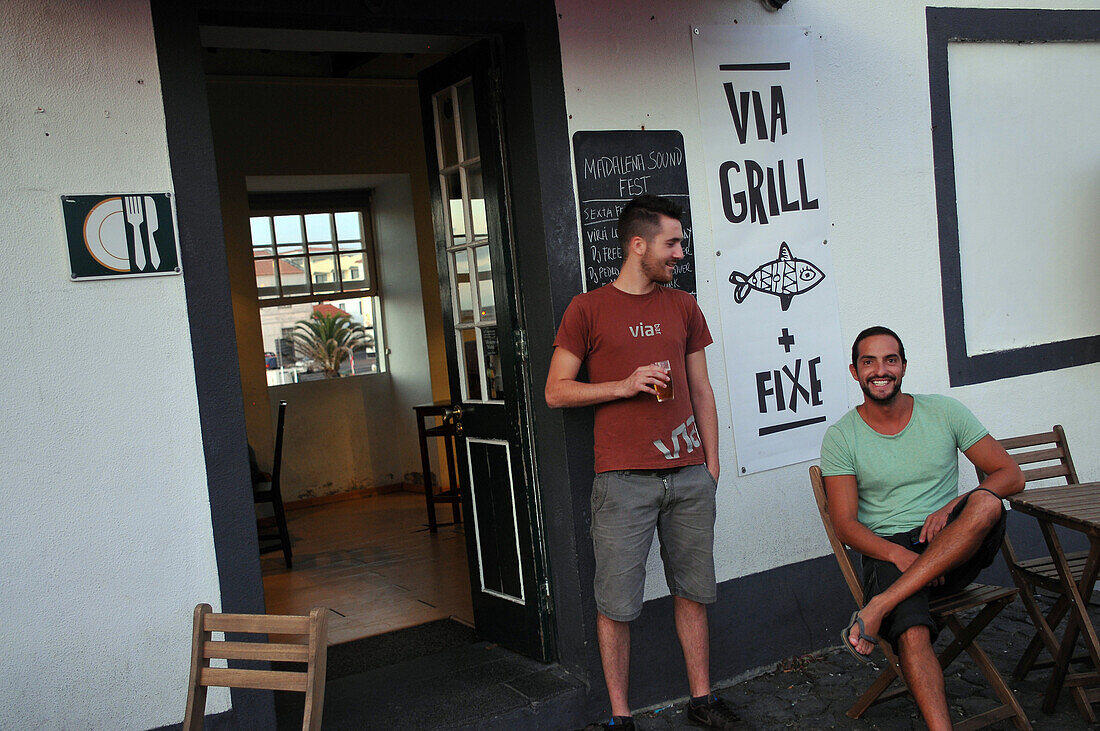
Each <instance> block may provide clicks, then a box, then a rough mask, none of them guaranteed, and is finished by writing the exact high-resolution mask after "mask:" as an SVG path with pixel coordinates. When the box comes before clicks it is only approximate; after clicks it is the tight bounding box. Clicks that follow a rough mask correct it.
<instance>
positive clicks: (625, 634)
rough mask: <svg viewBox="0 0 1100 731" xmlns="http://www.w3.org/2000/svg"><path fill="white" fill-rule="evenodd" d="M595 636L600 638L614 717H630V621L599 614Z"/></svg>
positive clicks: (606, 681)
mask: <svg viewBox="0 0 1100 731" xmlns="http://www.w3.org/2000/svg"><path fill="white" fill-rule="evenodd" d="M596 636H597V637H598V638H599V641H600V660H601V661H602V662H603V679H604V682H605V683H606V684H607V695H608V697H609V698H610V699H611V715H612V716H629V715H630V704H629V702H627V698H626V691H627V686H628V685H629V681H630V623H628V622H616V621H615V620H614V619H610V618H608V617H605V616H604V615H602V614H600V613H599V612H597V613H596Z"/></svg>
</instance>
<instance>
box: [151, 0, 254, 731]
mask: <svg viewBox="0 0 1100 731" xmlns="http://www.w3.org/2000/svg"><path fill="white" fill-rule="evenodd" d="M151 10H152V16H153V30H154V36H155V39H156V46H157V61H158V64H159V66H160V81H161V90H162V94H163V98H164V117H165V126H166V132H167V137H168V156H169V162H170V165H171V169H172V185H173V188H174V189H175V195H176V219H177V225H178V228H179V242H180V255H181V261H182V265H183V281H184V291H185V294H186V298H187V319H188V324H189V327H190V332H191V349H192V353H193V357H194V364H195V389H196V393H197V396H198V408H199V425H200V428H201V431H202V444H203V455H204V457H205V462H206V465H205V466H206V482H207V490H208V494H209V496H210V518H211V523H212V527H213V540H214V551H215V555H216V558H217V565H218V584H219V587H220V590H221V610H222V611H224V612H242V613H261V614H262V613H263V612H264V595H263V582H262V579H261V575H260V557H259V549H258V544H257V541H256V514H255V509H254V507H253V503H252V490H251V477H250V475H249V471H248V456H247V454H248V453H247V447H246V444H247V437H246V434H245V424H244V397H243V395H242V391H241V381H240V367H239V361H238V356H237V345H236V334H235V333H234V330H233V312H232V308H231V303H230V292H229V271H228V264H227V261H226V255H225V241H224V239H223V236H222V221H221V202H220V199H219V194H218V181H217V175H216V173H215V163H214V147H213V138H212V136H211V131H210V117H209V112H208V109H207V103H206V81H205V78H204V75H203V69H202V59H201V56H200V53H201V47H200V42H199V29H198V24H197V23H196V19H195V15H194V13H193V11H191V10H190V9H188V8H187V6H186V4H182V3H177V2H174V1H173V0H153V2H152V3H151ZM186 558H187V557H181V560H186ZM211 598H212V597H196V598H195V603H196V604H197V603H199V602H200V601H209V600H210V599H211ZM238 639H242V640H244V639H250V640H253V641H255V640H256V639H257V638H256V637H255V636H249V637H240V638H238ZM230 694H231V698H232V704H233V708H232V711H231V713H232V714H233V716H234V717H235V718H234V725H235V726H236V727H237V728H241V729H246V728H247V729H251V728H274V725H275V710H274V696H273V695H272V693H271V692H270V691H257V690H247V689H237V688H234V689H232V690H231V691H230ZM181 701H182V698H181ZM180 710H181V712H182V702H181V707H180Z"/></svg>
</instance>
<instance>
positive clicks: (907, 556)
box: [890, 546, 943, 586]
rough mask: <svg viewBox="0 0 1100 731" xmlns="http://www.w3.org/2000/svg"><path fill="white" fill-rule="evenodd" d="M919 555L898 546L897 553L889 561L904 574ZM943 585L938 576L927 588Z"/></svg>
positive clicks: (941, 579) (940, 577) (941, 578)
mask: <svg viewBox="0 0 1100 731" xmlns="http://www.w3.org/2000/svg"><path fill="white" fill-rule="evenodd" d="M919 555H920V554H918V553H914V552H913V551H910V550H909V549H908V548H902V547H901V546H898V551H897V553H896V554H895V555H894V556H893V557H892V558H891V559H890V561H891V562H892V563H893V564H894V565H895V566H897V567H898V571H901V572H902V573H905V572H906V571H908V570H909V567H910V566H912V565H913V562H914V561H916V560H917V557H918V556H919ZM941 584H943V577H942V576H938V577H936V578H935V579H933V580H932V581H930V582H928V585H929V586H940V585H941Z"/></svg>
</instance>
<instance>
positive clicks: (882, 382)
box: [821, 327, 1024, 731]
mask: <svg viewBox="0 0 1100 731" xmlns="http://www.w3.org/2000/svg"><path fill="white" fill-rule="evenodd" d="M905 366H906V362H905V347H904V346H903V345H902V344H901V338H899V337H898V336H897V335H896V334H895V333H894V332H893V331H892V330H889V329H888V328H885V327H871V328H868V329H866V330H864V331H863V332H861V333H860V334H859V335H858V336H857V337H856V340H855V343H854V344H853V345H852V365H851V372H852V377H853V378H855V379H856V381H858V382H859V385H860V388H862V389H863V395H864V398H863V403H862V404H861V405H859V406H857V407H856V408H855V409H853V410H851V411H849V412H848V413H847V414H845V415H844V416H843V417H842V418H841V419H840V420H839V421H837V423H836V424H833V425H832V426H831V427H829V429H828V431H826V432H825V438H824V441H823V442H822V444H821V473H822V474H823V475H824V476H825V490H826V492H827V493H828V496H829V517H830V518H831V519H832V521H833V525H834V526H835V528H836V532H837V535H838V536H839V537H840V539H841V540H842V541H844V542H845V543H847V544H848V545H849V546H851V547H852V548H854V549H856V550H857V551H859V552H860V553H861V554H862V555H863V591H864V600H865V604H864V607H863V609H861V610H859V611H858V612H856V613H855V614H853V615H852V621H851V623H850V624H849V625H848V627H847V628H845V630H844V633H843V642H844V645H845V647H846V648H847V649H848V651H849V652H851V653H853V654H855V655H857V657H863V656H866V655H869V654H871V652H872V651H873V650H874V643H875V642H876V641H877V638H876V635H878V636H881V637H883V638H885V639H886V640H888V641H889V642H890V644H891V645H892V646H893V647H894V648H895V649H896V650H897V653H898V656H899V659H900V661H901V670H902V673H903V674H904V675H905V682H906V683H907V684H908V685H909V689H910V690H911V691H912V693H913V698H914V699H915V700H916V702H917V706H918V707H919V708H920V711H921V715H923V716H924V721H925V723H926V724H927V725H928V728H929V729H933V731H936V730H938V729H950V728H951V718H950V714H949V712H948V708H947V696H946V693H945V691H944V684H943V670H942V669H941V668H940V664H939V661H938V660H937V659H936V654H935V652H933V650H932V642H933V641H934V640H935V638H936V632H937V629H936V626H935V624H934V623H933V622H932V617H931V614H930V612H929V609H928V603H929V596H930V595H932V596H935V595H936V594H937V593H939V592H944V593H952V592H956V591H958V590H960V589H962V588H964V587H965V586H966V585H967V584H969V583H970V582H971V581H973V580H974V578H975V577H976V576H977V575H978V573H979V572H980V571H981V570H982V569H983V568H985V567H986V566H988V565H989V564H991V563H992V562H993V559H994V557H996V555H997V552H998V551H999V550H1000V547H1001V542H1002V541H1003V540H1004V532H1005V515H1004V506H1003V504H1002V502H1001V499H1002V498H1004V497H1007V496H1009V495H1013V494H1015V493H1017V492H1019V491H1020V490H1022V489H1023V488H1024V478H1023V474H1022V473H1021V472H1020V468H1019V467H1018V466H1017V465H1016V463H1015V462H1014V461H1013V459H1012V458H1011V457H1010V456H1009V455H1008V453H1007V452H1005V450H1004V448H1003V447H1002V446H1001V445H1000V443H998V442H997V441H996V440H995V439H994V438H993V437H991V436H990V435H989V432H988V431H986V429H985V427H983V426H982V425H981V423H980V422H979V421H978V420H977V419H976V418H975V417H974V415H973V414H971V413H970V411H969V410H968V409H967V408H966V407H965V406H963V405H962V404H961V403H959V402H958V401H956V400H955V399H953V398H950V397H948V396H938V395H920V394H917V395H910V394H907V393H902V391H901V379H902V376H904V375H905ZM960 450H961V451H962V452H963V454H965V455H966V458H967V459H969V460H970V461H971V462H972V463H973V464H975V465H976V466H977V467H978V468H980V469H981V470H982V472H984V473H985V474H986V475H988V477H986V479H985V481H983V482H982V483H981V484H980V485H979V486H978V487H977V488H975V489H974V490H973V491H971V492H969V493H967V494H966V495H959V494H958V493H959V458H958V451H960Z"/></svg>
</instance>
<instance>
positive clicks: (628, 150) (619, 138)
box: [573, 130, 695, 296]
mask: <svg viewBox="0 0 1100 731" xmlns="http://www.w3.org/2000/svg"><path fill="white" fill-rule="evenodd" d="M573 159H574V164H575V165H576V170H577V193H578V198H579V200H580V207H581V210H580V214H581V251H582V259H583V261H584V285H585V287H584V288H585V290H586V291H591V290H593V289H596V288H597V287H602V286H603V285H605V284H610V283H611V282H613V281H614V280H615V278H616V277H617V276H619V265H620V264H621V263H622V257H623V255H622V248H621V247H620V245H619V238H618V234H617V232H616V225H617V223H618V218H619V212H620V211H622V209H623V206H625V205H626V204H627V203H628V202H629V201H630V199H632V198H634V197H635V196H638V195H642V194H643V193H649V194H652V195H659V196H663V197H665V198H670V199H672V200H674V201H676V202H677V203H679V204H680V205H681V206H683V207H684V217H683V224H684V244H683V246H684V259H683V261H681V262H680V264H679V265H678V266H677V267H676V273H675V275H674V276H673V279H672V283H671V284H670V285H669V286H672V287H675V288H677V289H682V290H683V291H685V292H688V293H690V294H691V295H692V296H695V247H694V246H693V245H692V243H693V242H692V237H691V205H690V200H689V199H688V181H687V164H686V163H685V162H684V136H683V135H681V134H680V133H679V132H677V131H675V130H668V131H654V132H650V131H643V130H616V131H612V132H574V133H573Z"/></svg>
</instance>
